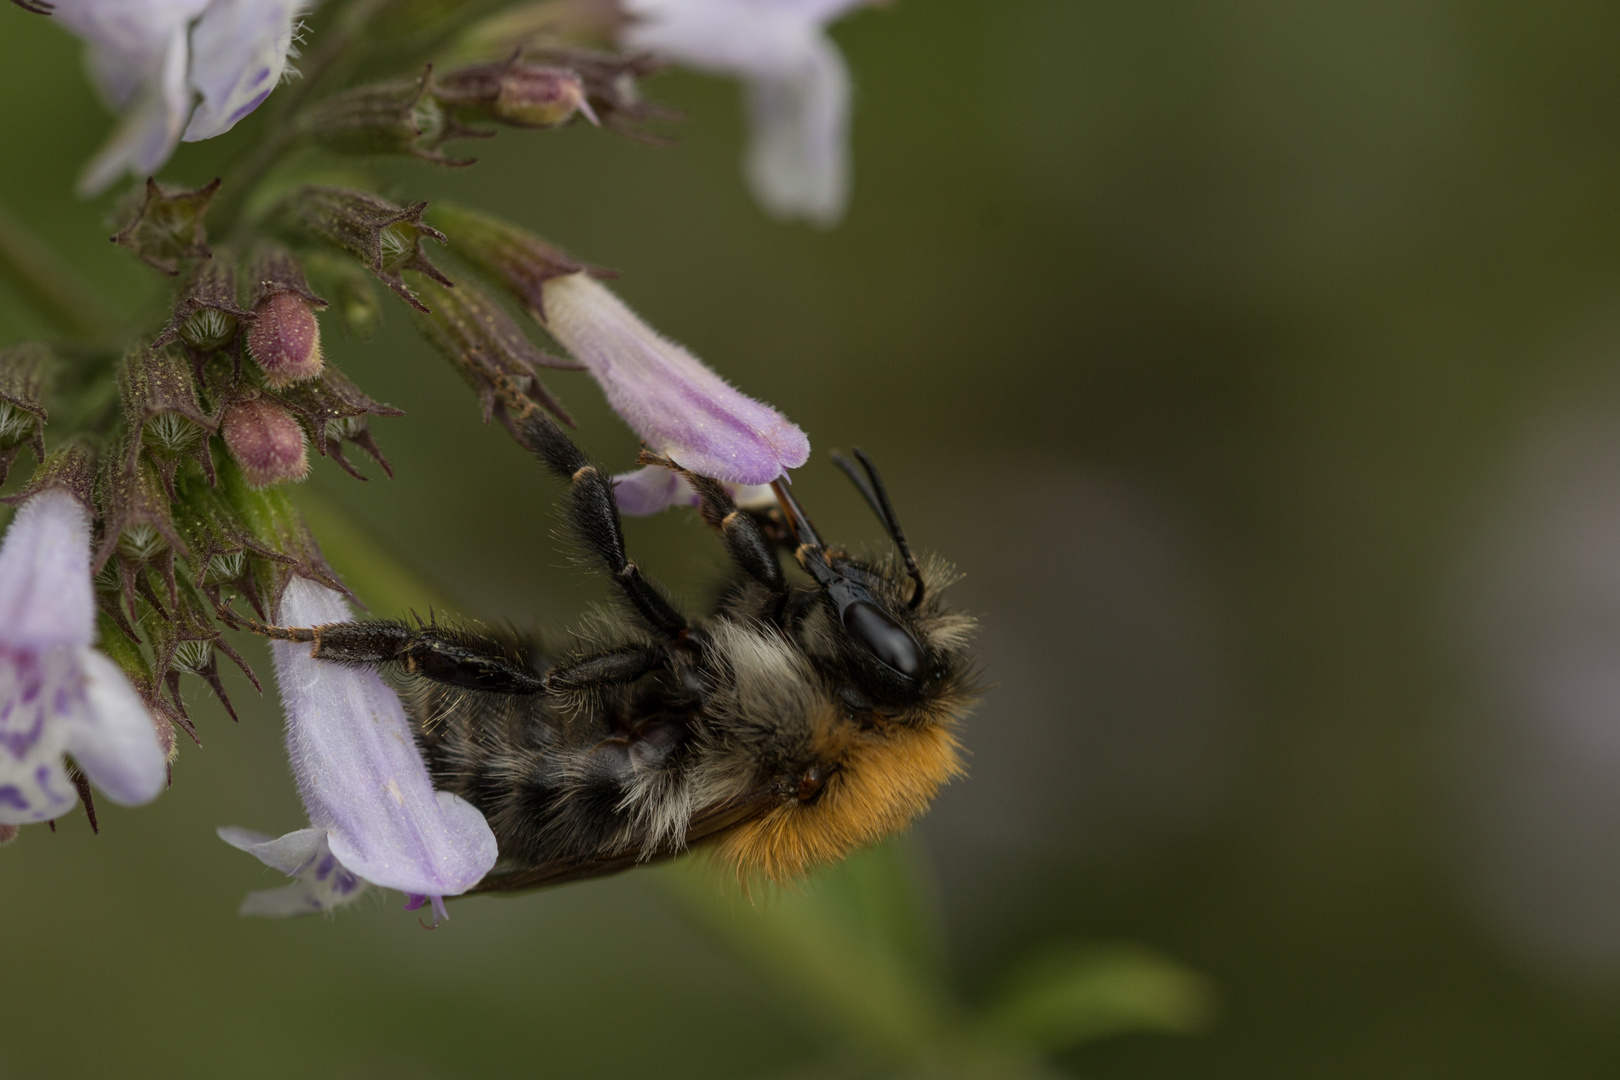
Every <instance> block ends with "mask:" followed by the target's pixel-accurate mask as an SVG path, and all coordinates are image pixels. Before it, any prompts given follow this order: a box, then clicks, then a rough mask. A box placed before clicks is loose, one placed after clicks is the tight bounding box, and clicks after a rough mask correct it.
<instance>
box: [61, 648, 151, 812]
mask: <svg viewBox="0 0 1620 1080" xmlns="http://www.w3.org/2000/svg"><path fill="white" fill-rule="evenodd" d="M78 661H79V664H80V668H81V671H82V673H83V678H84V704H85V708H84V709H83V710H82V711H80V712H78V713H76V714H75V715H73V716H71V717H67V718H64V719H63V721H62V724H63V726H64V727H65V728H66V729H67V731H68V742H67V752H68V753H70V754H72V755H73V760H74V761H75V762H77V763H78V765H79V768H81V769H83V770H84V775H85V776H86V777H88V778H89V780H90V782H91V783H92V784H94V785H95V786H96V787H97V788H98V789H100V790H101V791H102V792H103V793H104V794H106V796H107V798H109V799H111V800H112V801H113V802H115V803H117V804H118V805H120V806H139V805H141V804H142V803H148V802H151V801H152V800H153V799H155V798H157V797H158V796H159V795H160V794H162V792H163V789H164V787H165V786H167V784H168V780H169V770H168V761H167V758H166V756H165V755H164V753H163V746H162V744H161V743H159V742H158V736H157V730H156V729H155V728H154V727H153V726H152V716H151V714H150V713H149V712H147V709H146V704H145V703H144V702H142V701H141V696H140V695H139V694H138V693H136V692H135V687H133V686H131V685H130V682H129V679H128V678H127V677H126V676H125V675H124V672H123V670H122V669H120V668H119V666H118V665H117V664H115V663H113V662H112V661H111V660H109V659H108V658H107V657H105V656H103V655H102V654H101V653H99V652H97V651H96V650H94V649H82V650H80V653H79V657H78Z"/></svg>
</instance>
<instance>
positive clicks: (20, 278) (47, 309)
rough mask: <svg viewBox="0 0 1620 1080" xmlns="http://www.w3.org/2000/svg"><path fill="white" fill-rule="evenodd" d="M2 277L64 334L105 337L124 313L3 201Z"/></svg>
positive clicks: (0, 219) (82, 338)
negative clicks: (117, 311)
mask: <svg viewBox="0 0 1620 1080" xmlns="http://www.w3.org/2000/svg"><path fill="white" fill-rule="evenodd" d="M0 280H4V281H5V282H6V284H8V285H10V286H11V287H12V289H14V290H15V291H16V292H17V294H18V295H19V296H21V297H22V298H23V300H24V301H26V302H27V303H28V305H29V306H30V307H32V308H33V309H34V310H35V311H36V312H37V313H39V314H40V315H42V316H44V317H45V319H47V320H48V321H49V322H50V324H51V325H52V326H53V327H55V328H56V329H57V330H58V331H60V332H61V333H62V334H63V335H65V336H67V337H69V338H73V339H75V340H77V341H83V342H104V341H107V340H108V339H109V338H111V337H113V336H114V335H115V334H116V333H117V331H118V323H119V319H118V317H117V315H115V314H114V313H113V312H112V310H111V309H110V308H109V307H108V306H107V303H106V301H105V300H103V299H102V298H101V297H99V296H97V295H96V294H95V293H94V292H93V291H92V290H91V289H90V287H89V286H88V285H86V284H85V283H84V282H82V281H80V280H79V278H78V277H77V276H76V275H75V274H74V273H73V271H71V270H70V269H68V267H67V266H66V265H64V264H63V262H62V261H61V260H60V259H58V258H57V257H56V253H55V252H53V251H51V249H50V248H48V247H46V246H45V244H44V243H43V242H42V241H41V240H40V239H39V238H38V237H36V236H34V235H33V234H32V233H31V232H29V231H28V230H27V229H25V228H24V227H23V226H22V225H21V224H19V223H18V222H17V220H16V219H15V218H14V217H12V216H11V214H10V213H9V212H8V211H7V210H6V208H5V207H4V206H3V205H0Z"/></svg>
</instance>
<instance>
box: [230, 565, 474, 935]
mask: <svg viewBox="0 0 1620 1080" xmlns="http://www.w3.org/2000/svg"><path fill="white" fill-rule="evenodd" d="M279 618H280V620H281V622H282V623H284V624H286V625H291V626H320V625H322V624H324V623H334V622H347V621H349V620H350V619H351V618H352V615H351V614H350V612H349V607H348V604H347V603H345V602H344V600H343V597H342V596H341V595H339V594H338V593H335V592H333V591H332V590H330V589H328V588H326V587H325V586H322V585H318V584H316V583H315V582H312V581H306V580H305V579H303V578H297V577H295V578H293V579H292V581H291V582H290V583H289V584H288V585H287V591H286V593H285V594H284V595H283V597H282V601H281V611H280V614H279ZM270 650H271V653H272V657H273V659H274V661H275V668H276V683H277V685H278V686H279V687H280V689H281V700H282V705H283V706H284V707H285V708H286V711H287V752H288V756H289V757H290V758H291V761H292V768H293V774H294V775H295V776H296V777H297V780H298V793H299V794H300V795H301V796H302V797H303V800H304V809H305V810H307V811H308V812H309V819H310V823H311V824H312V825H313V826H314V828H313V829H301V830H299V831H297V832H293V833H288V834H287V835H286V836H283V837H281V838H280V839H277V840H265V839H263V838H262V837H258V836H256V835H255V834H251V833H246V832H244V831H243V830H237V829H228V830H221V832H220V835H221V837H223V838H224V839H225V840H226V842H228V843H230V844H233V845H235V846H236V847H239V848H241V849H242V850H244V851H248V852H250V853H251V854H253V855H255V856H257V857H258V858H259V859H260V860H262V861H263V862H265V863H266V864H267V865H269V866H273V867H275V868H276V869H278V870H281V871H282V872H283V873H285V874H288V875H290V876H293V877H295V878H297V879H298V880H297V881H296V882H295V883H294V884H293V885H292V886H291V887H289V888H288V889H284V890H279V891H278V892H276V893H275V894H273V895H272V896H266V895H265V894H263V893H256V894H254V895H253V896H250V897H249V898H248V901H247V902H246V903H244V905H243V907H242V912H243V914H250V915H292V914H299V913H303V912H309V911H317V910H326V909H328V908H331V907H333V906H336V905H338V904H341V903H345V902H347V901H348V900H350V899H353V898H354V896H357V895H358V894H359V892H360V891H361V889H363V888H364V886H365V885H367V884H371V885H379V886H382V887H384V888H388V889H398V890H400V891H401V892H405V893H409V894H411V895H412V896H413V897H425V898H427V899H429V900H431V901H433V904H434V909H435V911H436V912H437V913H438V914H439V915H440V916H441V917H442V915H443V910H444V908H443V898H444V897H446V896H454V895H456V894H458V893H463V892H466V891H467V890H468V889H470V888H472V887H473V886H474V885H476V884H478V882H479V880H480V879H481V878H482V877H483V876H484V875H485V874H486V873H488V872H489V870H490V868H491V867H492V866H494V865H495V856H496V851H495V834H494V833H492V832H491V831H490V828H489V825H488V823H487V822H485V821H484V815H483V814H481V813H479V812H478V810H477V808H475V807H474V806H473V805H472V804H471V803H468V802H466V801H465V800H463V799H461V798H459V797H457V796H455V795H452V794H450V793H449V792H445V791H434V790H433V782H432V780H431V779H430V777H429V776H428V771H427V766H426V765H425V764H423V762H422V755H421V753H420V752H419V751H418V750H417V748H416V743H415V741H414V740H413V739H412V738H411V728H410V723H409V722H408V721H407V720H406V718H405V710H404V709H403V707H401V705H400V702H399V696H398V695H397V694H395V693H394V691H393V690H391V689H389V687H388V686H387V685H386V684H385V683H384V682H383V681H382V679H380V678H379V677H378V676H377V674H376V673H375V672H373V671H370V670H364V669H359V668H351V667H344V666H342V665H340V664H332V663H328V662H326V661H324V660H315V659H312V658H311V657H310V655H309V646H308V645H307V644H298V643H293V642H286V641H274V642H271V643H270ZM327 855H330V856H332V857H333V858H335V860H336V863H335V864H334V865H331V866H328V865H327V864H326V863H325V861H324V860H325V858H326V856H327ZM340 871H341V872H342V873H344V874H347V875H349V877H351V878H353V879H355V882H354V884H353V885H352V886H350V885H348V884H347V882H348V878H334V877H332V876H331V875H333V874H337V873H339V872H340Z"/></svg>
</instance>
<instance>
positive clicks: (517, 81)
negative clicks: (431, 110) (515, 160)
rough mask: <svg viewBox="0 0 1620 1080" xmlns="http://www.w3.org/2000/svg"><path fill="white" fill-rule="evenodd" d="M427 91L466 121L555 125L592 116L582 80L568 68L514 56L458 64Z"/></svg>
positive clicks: (590, 118) (520, 125)
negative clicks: (502, 60)
mask: <svg viewBox="0 0 1620 1080" xmlns="http://www.w3.org/2000/svg"><path fill="white" fill-rule="evenodd" d="M433 93H434V95H435V96H437V97H438V99H439V100H440V101H442V102H444V103H445V104H446V105H449V106H451V107H453V108H454V109H455V110H456V111H457V112H458V113H459V114H460V115H462V116H463V117H466V118H467V119H476V120H494V121H498V122H500V123H503V124H511V125H512V126H514V127H556V126H557V125H558V124H562V123H565V122H567V121H568V120H571V119H573V117H574V114H575V113H583V114H584V115H585V117H586V118H587V119H589V120H590V121H591V122H592V123H595V122H596V117H595V115H594V114H592V112H591V107H590V105H589V103H588V102H587V101H586V98H585V83H584V82H583V81H582V80H581V79H580V77H579V76H578V75H576V74H574V73H573V72H572V71H566V70H564V69H562V68H554V67H538V66H536V65H534V64H524V63H520V62H518V60H517V59H516V58H514V59H512V60H511V61H508V62H505V63H500V64H477V65H475V66H473V67H465V68H461V69H460V70H458V71H452V72H450V74H448V75H446V76H444V77H443V78H441V79H438V80H436V81H435V84H434V88H433Z"/></svg>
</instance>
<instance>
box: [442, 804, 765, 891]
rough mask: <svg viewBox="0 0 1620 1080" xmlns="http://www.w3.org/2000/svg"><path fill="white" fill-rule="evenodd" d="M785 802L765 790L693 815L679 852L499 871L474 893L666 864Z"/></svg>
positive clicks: (637, 850)
mask: <svg viewBox="0 0 1620 1080" xmlns="http://www.w3.org/2000/svg"><path fill="white" fill-rule="evenodd" d="M781 801H782V796H781V795H780V794H779V793H773V792H771V791H768V790H764V789H761V790H758V791H753V792H750V793H748V794H747V795H743V796H740V797H738V798H735V799H732V800H730V801H728V802H724V803H720V804H718V805H716V806H712V807H709V808H708V809H706V810H701V811H699V812H698V813H697V814H695V815H693V817H692V821H691V824H690V825H688V826H687V829H686V836H685V842H684V843H683V844H682V845H681V847H680V848H679V849H678V850H670V849H668V848H665V849H661V850H658V851H653V852H648V851H645V850H642V849H640V848H635V849H631V850H626V851H621V852H617V853H614V854H611V855H601V856H594V857H579V858H572V859H553V860H552V861H551V862H545V863H541V864H539V865H538V866H526V867H523V868H521V869H517V870H506V871H496V872H495V873H492V874H490V875H489V876H487V877H485V878H484V880H483V881H480V882H479V883H478V885H477V886H476V887H475V888H473V889H472V890H471V892H474V893H487V892H520V891H523V890H525V889H538V888H541V887H543V886H546V885H561V884H564V883H565V882H569V881H585V880H587V879H589V878H598V877H606V876H608V875H609V874H617V873H618V872H619V871H621V870H628V869H630V868H631V867H632V866H640V865H643V864H645V863H650V862H662V861H663V860H665V859H669V858H673V857H674V856H676V855H680V854H682V853H683V852H685V851H686V850H687V849H688V848H690V847H693V846H694V845H696V844H698V843H701V842H702V841H704V840H708V839H711V838H713V837H716V836H719V835H720V834H721V833H724V832H726V831H727V830H728V829H734V828H736V827H737V826H738V825H741V824H742V823H743V822H745V821H752V820H753V819H754V818H756V817H759V816H760V815H761V814H763V813H765V812H766V811H767V810H769V809H771V808H772V807H773V806H776V805H778V804H780V803H781Z"/></svg>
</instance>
